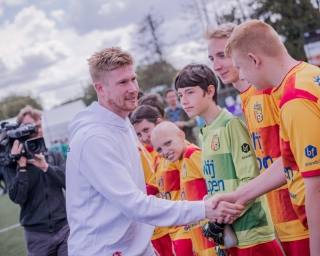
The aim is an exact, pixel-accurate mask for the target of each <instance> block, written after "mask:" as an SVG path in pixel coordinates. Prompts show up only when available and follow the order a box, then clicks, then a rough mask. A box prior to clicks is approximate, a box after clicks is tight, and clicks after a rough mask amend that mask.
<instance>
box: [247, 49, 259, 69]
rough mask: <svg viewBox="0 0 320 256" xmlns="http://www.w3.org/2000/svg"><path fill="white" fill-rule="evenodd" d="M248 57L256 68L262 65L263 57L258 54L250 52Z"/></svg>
mask: <svg viewBox="0 0 320 256" xmlns="http://www.w3.org/2000/svg"><path fill="white" fill-rule="evenodd" d="M248 57H249V61H250V62H251V63H253V64H254V67H255V68H257V69H258V68H259V67H260V65H261V59H260V58H259V57H258V56H257V55H255V54H253V53H251V52H249V53H248Z"/></svg>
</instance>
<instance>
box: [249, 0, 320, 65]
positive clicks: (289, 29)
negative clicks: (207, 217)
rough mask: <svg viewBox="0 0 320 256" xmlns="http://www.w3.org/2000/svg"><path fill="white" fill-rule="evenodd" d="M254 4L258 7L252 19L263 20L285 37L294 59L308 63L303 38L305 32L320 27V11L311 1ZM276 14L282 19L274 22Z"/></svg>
mask: <svg viewBox="0 0 320 256" xmlns="http://www.w3.org/2000/svg"><path fill="white" fill-rule="evenodd" d="M254 2H255V3H254V5H256V6H257V7H256V8H255V9H254V13H253V14H252V15H251V18H263V20H264V21H265V22H266V23H268V24H270V25H271V26H272V27H273V28H274V29H275V30H276V31H277V32H278V33H279V34H280V35H283V36H285V38H286V40H285V42H284V45H285V46H286V48H287V50H288V52H289V54H290V55H291V56H292V57H293V58H295V59H297V60H303V61H307V58H306V55H305V52H304V48H303V45H304V42H303V37H302V36H303V33H304V32H310V31H313V30H315V29H318V28H319V27H320V15H319V10H318V9H316V8H315V7H314V6H313V5H312V4H311V2H310V0H299V1H297V0H287V1H270V0H258V1H254ZM275 14H277V15H280V18H279V19H277V20H276V21H273V20H272V17H274V15H275Z"/></svg>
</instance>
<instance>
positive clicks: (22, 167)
mask: <svg viewBox="0 0 320 256" xmlns="http://www.w3.org/2000/svg"><path fill="white" fill-rule="evenodd" d="M18 169H19V171H20V170H27V166H19V167H18Z"/></svg>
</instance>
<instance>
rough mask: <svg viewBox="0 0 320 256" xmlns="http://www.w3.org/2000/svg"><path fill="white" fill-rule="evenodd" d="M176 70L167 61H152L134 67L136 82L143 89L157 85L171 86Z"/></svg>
mask: <svg viewBox="0 0 320 256" xmlns="http://www.w3.org/2000/svg"><path fill="white" fill-rule="evenodd" d="M177 72H178V70H176V69H175V68H174V67H173V66H172V65H171V64H170V63H168V62H154V63H152V64H149V65H146V66H138V67H137V68H136V74H137V79H138V84H139V87H140V89H141V90H143V91H147V90H150V89H151V88H152V87H155V86H157V85H164V84H166V85H168V86H171V84H172V83H173V79H174V77H175V75H176V74H177Z"/></svg>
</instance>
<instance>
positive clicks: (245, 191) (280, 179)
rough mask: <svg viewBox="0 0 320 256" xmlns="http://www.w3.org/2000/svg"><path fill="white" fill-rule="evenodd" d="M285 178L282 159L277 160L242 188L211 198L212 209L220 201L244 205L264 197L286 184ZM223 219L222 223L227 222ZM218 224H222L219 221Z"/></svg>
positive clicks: (227, 220)
mask: <svg viewBox="0 0 320 256" xmlns="http://www.w3.org/2000/svg"><path fill="white" fill-rule="evenodd" d="M286 182H287V181H286V177H285V175H284V172H283V164H282V157H280V158H278V159H277V160H276V161H275V162H274V163H273V164H272V165H271V166H270V167H269V168H268V169H267V170H266V171H264V172H263V173H262V174H261V175H259V176H258V177H256V178H254V179H253V180H251V181H250V182H248V183H247V184H245V185H244V186H242V187H240V188H238V189H237V190H236V191H234V192H231V193H225V194H219V195H215V196H214V197H212V204H213V205H212V206H213V208H215V207H217V205H218V203H219V202H221V201H226V202H230V203H237V204H241V205H244V204H245V203H246V202H248V201H250V200H252V199H254V198H256V197H258V196H261V195H264V194H265V193H267V192H269V191H272V190H274V189H276V188H279V187H281V186H283V185H285V184H286ZM229 221H230V219H225V220H224V222H229ZM219 222H222V220H221V219H219Z"/></svg>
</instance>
